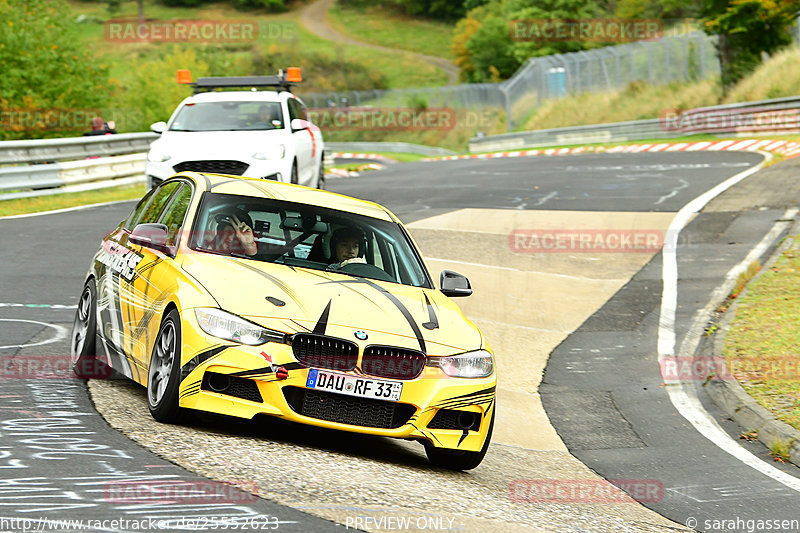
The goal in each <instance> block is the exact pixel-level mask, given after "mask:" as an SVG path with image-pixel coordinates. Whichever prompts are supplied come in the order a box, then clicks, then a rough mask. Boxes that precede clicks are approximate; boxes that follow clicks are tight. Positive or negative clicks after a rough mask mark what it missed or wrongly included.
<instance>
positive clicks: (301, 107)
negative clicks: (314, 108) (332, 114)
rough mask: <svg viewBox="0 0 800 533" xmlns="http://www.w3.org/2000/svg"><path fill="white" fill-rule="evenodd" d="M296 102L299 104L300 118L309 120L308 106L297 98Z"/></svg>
mask: <svg viewBox="0 0 800 533" xmlns="http://www.w3.org/2000/svg"><path fill="white" fill-rule="evenodd" d="M294 103H295V105H297V114H298V115H299V116H300V117H299V118H302V119H303V120H308V108H306V106H304V105H303V104H302V103H301V102H300V100H295V101H294Z"/></svg>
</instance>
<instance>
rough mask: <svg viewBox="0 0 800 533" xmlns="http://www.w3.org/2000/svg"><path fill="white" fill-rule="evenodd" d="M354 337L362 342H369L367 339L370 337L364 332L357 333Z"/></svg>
mask: <svg viewBox="0 0 800 533" xmlns="http://www.w3.org/2000/svg"><path fill="white" fill-rule="evenodd" d="M354 335H355V336H356V339H358V340H360V341H365V340H367V337H369V335H367V332H366V331H362V330H358V331H356V332H355V334H354Z"/></svg>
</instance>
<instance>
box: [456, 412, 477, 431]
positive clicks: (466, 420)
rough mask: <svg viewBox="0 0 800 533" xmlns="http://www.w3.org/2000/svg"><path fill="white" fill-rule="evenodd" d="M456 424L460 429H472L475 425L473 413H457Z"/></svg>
mask: <svg viewBox="0 0 800 533" xmlns="http://www.w3.org/2000/svg"><path fill="white" fill-rule="evenodd" d="M458 425H459V427H460V428H461V429H472V427H473V426H474V425H475V413H468V412H466V411H465V412H463V413H459V414H458Z"/></svg>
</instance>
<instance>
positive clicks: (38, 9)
mask: <svg viewBox="0 0 800 533" xmlns="http://www.w3.org/2000/svg"><path fill="white" fill-rule="evenodd" d="M0 27H2V28H3V30H2V31H0V72H2V76H0V110H2V111H3V113H6V116H5V121H4V122H5V123H3V124H2V125H3V126H5V127H3V128H0V129H2V133H1V134H2V136H3V137H5V138H25V137H42V136H47V135H50V136H52V135H58V131H61V132H62V133H61V135H63V132H64V131H68V130H72V131H73V132H74V131H75V130H76V129H77V130H78V131H81V130H84V129H86V128H88V119H86V123H82V124H78V123H77V122H75V121H76V120H77V119H75V121H74V120H72V119H70V118H69V115H72V117H73V119H74V118H75V117H77V116H78V115H79V113H81V112H82V111H86V112H87V113H88V112H90V111H91V110H95V109H99V108H101V107H102V106H103V105H105V104H106V103H107V102H108V99H109V95H110V89H109V87H108V83H107V77H108V76H107V68H106V66H105V65H97V64H96V63H95V61H94V60H93V59H92V58H90V57H89V55H88V54H87V53H86V52H85V51H84V50H83V49H82V48H81V46H80V39H79V38H78V36H77V35H76V33H75V25H74V23H73V22H72V17H71V15H70V9H69V6H68V5H67V3H66V1H64V0H27V1H25V2H20V1H18V0H0ZM9 111H13V112H15V113H25V116H26V117H28V118H26V119H24V121H16V122H15V121H14V119H13V118H11V119H10V120H9V119H8V116H9V115H8V114H7V113H8V112H9ZM47 113H55V114H57V115H60V119H59V122H58V123H57V124H55V125H54V124H53V123H52V122H51V121H50V120H47V119H45V118H44V117H45V115H46V114H47ZM17 116H21V115H17ZM89 118H91V117H89ZM61 119H67V123H65V122H64V121H63V120H61ZM9 121H10V122H11V123H10V124H9ZM22 122H25V123H22ZM9 126H11V127H9Z"/></svg>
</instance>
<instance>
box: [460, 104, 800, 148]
mask: <svg viewBox="0 0 800 533" xmlns="http://www.w3.org/2000/svg"><path fill="white" fill-rule="evenodd" d="M759 133H770V134H775V133H782V134H786V133H800V96H791V97H786V98H773V99H771V100H760V101H755V102H741V103H736V104H726V105H719V106H709V107H700V108H695V109H690V110H686V111H683V112H679V111H677V110H665V112H664V113H663V114H662V117H661V118H656V119H647V120H632V121H628V122H615V123H611V124H591V125H588V126H571V127H565V128H551V129H545V130H533V131H522V132H516V133H503V134H500V135H489V136H485V137H473V138H472V139H470V141H469V150H470V152H492V151H500V150H519V149H521V148H526V147H533V146H559V145H568V144H587V143H605V142H624V141H635V140H642V139H669V138H674V137H680V136H684V135H699V134H716V135H721V134H725V135H733V136H742V135H748V136H751V135H754V134H759Z"/></svg>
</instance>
